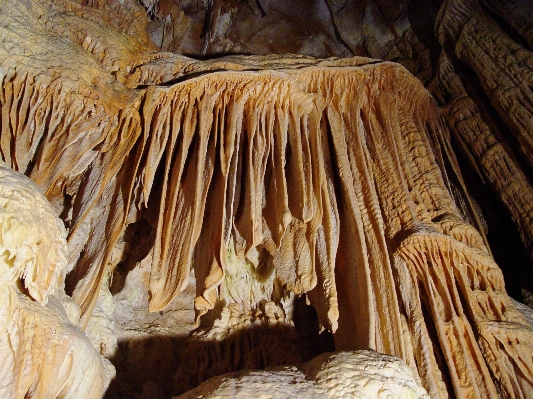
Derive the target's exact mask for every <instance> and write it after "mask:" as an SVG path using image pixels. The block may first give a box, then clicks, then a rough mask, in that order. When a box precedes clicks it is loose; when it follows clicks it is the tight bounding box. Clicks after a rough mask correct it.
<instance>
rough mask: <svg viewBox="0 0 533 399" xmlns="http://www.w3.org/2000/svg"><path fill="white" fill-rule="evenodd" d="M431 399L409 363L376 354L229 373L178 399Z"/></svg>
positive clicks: (326, 356) (327, 356) (334, 356)
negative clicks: (416, 379)
mask: <svg viewBox="0 0 533 399" xmlns="http://www.w3.org/2000/svg"><path fill="white" fill-rule="evenodd" d="M230 397H231V398H251V397H256V398H272V399H282V398H295V397H297V398H303V397H305V398H309V399H312V398H331V399H336V398H356V399H371V398H376V399H377V398H388V399H395V398H397V399H400V398H406V399H407V398H412V399H429V395H428V394H427V392H426V391H425V390H424V388H422V387H421V386H420V385H419V384H417V383H416V381H415V379H414V377H413V375H412V371H411V370H410V369H409V368H408V367H407V365H406V364H405V362H403V361H402V360H401V359H398V358H394V357H393V356H386V355H382V354H379V353H376V352H372V351H356V352H338V353H335V354H332V353H325V354H323V355H321V356H318V357H316V358H315V359H313V360H311V361H310V362H308V363H304V364H301V365H299V366H298V367H295V366H292V367H287V366H285V367H277V368H269V369H266V370H257V371H245V372H239V373H232V374H225V375H221V376H218V377H215V378H211V379H210V380H209V381H206V382H204V383H203V384H201V385H200V386H198V387H197V388H195V389H192V390H190V391H189V392H187V393H184V394H183V395H180V396H178V397H176V398H174V399H195V398H206V399H208V398H230Z"/></svg>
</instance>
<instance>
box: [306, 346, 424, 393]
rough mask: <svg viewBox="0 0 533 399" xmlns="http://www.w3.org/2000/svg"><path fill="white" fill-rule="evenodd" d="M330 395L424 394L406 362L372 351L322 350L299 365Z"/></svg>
mask: <svg viewBox="0 0 533 399" xmlns="http://www.w3.org/2000/svg"><path fill="white" fill-rule="evenodd" d="M302 370H303V372H304V373H305V375H306V377H307V378H309V379H312V380H314V381H315V382H316V383H317V385H318V386H320V387H321V388H322V389H324V390H325V391H326V393H327V395H328V397H329V398H361V399H363V398H369V399H370V398H387V399H393V398H402V399H405V398H413V399H414V398H417V399H418V398H420V399H421V398H427V399H429V395H428V393H427V392H426V390H425V389H424V388H422V387H421V386H420V385H419V384H417V383H416V381H415V378H414V376H413V372H412V371H411V369H409V367H407V364H406V363H405V362H404V361H403V360H401V359H399V358H397V357H394V356H388V355H384V354H382V353H378V352H374V351H356V352H336V353H324V354H322V355H320V356H317V357H315V358H314V359H313V360H311V361H310V362H308V363H307V364H306V365H305V366H304V367H302Z"/></svg>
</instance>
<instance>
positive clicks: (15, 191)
mask: <svg viewBox="0 0 533 399" xmlns="http://www.w3.org/2000/svg"><path fill="white" fill-rule="evenodd" d="M0 204H1V205H0V226H1V251H2V259H1V262H0V281H1V282H0V309H1V310H0V331H1V334H0V353H1V354H2V364H1V366H0V395H1V396H2V397H3V398H23V397H32V398H57V397H62V398H80V399H81V398H100V397H102V395H103V393H104V392H105V389H106V388H107V385H108V384H109V380H110V378H111V377H112V376H111V375H110V371H111V370H112V366H111V365H110V364H109V363H108V361H107V360H105V359H103V358H101V357H100V356H99V355H98V354H97V352H96V351H95V350H94V349H93V346H92V344H91V342H90V341H89V339H88V338H87V337H86V336H85V335H84V334H83V333H82V332H81V330H80V329H79V327H78V326H77V325H76V323H77V322H78V321H79V309H78V311H77V312H76V308H75V307H74V308H73V306H74V305H73V304H71V303H70V304H69V303H68V301H67V303H66V305H67V309H69V314H67V311H66V310H65V308H64V307H63V304H62V303H61V302H62V301H60V300H63V297H65V294H64V292H62V290H63V282H64V278H65V268H66V247H67V244H66V234H65V229H64V227H63V225H62V223H61V221H60V220H59V219H58V218H57V217H56V216H55V215H54V213H53V212H52V209H51V208H50V205H49V204H48V202H47V200H46V199H45V198H44V197H43V195H42V194H41V193H40V192H39V191H38V189H37V187H36V186H35V184H34V183H33V182H32V181H31V180H30V179H28V178H27V177H26V176H23V175H21V174H20V173H18V172H15V171H13V170H11V169H9V168H8V167H7V166H6V165H5V164H4V163H3V162H2V163H1V164H0ZM76 316H77V318H78V320H76ZM106 363H107V364H106ZM108 367H110V369H108Z"/></svg>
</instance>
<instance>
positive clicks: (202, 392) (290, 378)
mask: <svg viewBox="0 0 533 399" xmlns="http://www.w3.org/2000/svg"><path fill="white" fill-rule="evenodd" d="M325 394H326V393H325V392H324V391H323V390H322V389H320V388H319V387H318V386H317V385H316V384H315V383H314V382H313V381H309V380H306V378H305V375H304V374H303V373H302V372H301V371H300V370H299V369H298V368H297V367H295V366H282V367H274V368H270V369H265V370H253V371H250V370H246V371H239V372H236V373H228V374H224V375H221V376H217V377H213V378H210V379H209V380H207V381H205V382H204V383H202V384H200V385H199V386H198V387H197V388H194V389H191V390H190V391H187V392H185V393H184V394H183V395H180V396H177V397H176V398H175V399H195V398H198V399H199V398H203V399H222V398H228V399H229V398H237V399H241V398H242V399H248V398H257V399H285V398H287V399H288V398H309V399H314V398H316V399H319V398H320V399H323V398H324V397H325Z"/></svg>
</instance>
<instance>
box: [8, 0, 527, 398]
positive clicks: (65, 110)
mask: <svg viewBox="0 0 533 399" xmlns="http://www.w3.org/2000/svg"><path fill="white" fill-rule="evenodd" d="M122 3H124V4H122ZM122 3H121V2H120V1H113V0H109V1H105V0H98V1H91V2H85V1H82V0H79V1H74V0H53V1H48V2H38V1H36V0H28V1H24V2H8V1H5V0H4V1H0V7H1V10H2V11H1V13H0V35H1V37H2V41H1V42H0V59H1V60H2V63H1V74H0V76H1V78H2V91H1V92H0V105H1V129H2V131H1V140H0V155H1V157H2V159H3V160H4V161H5V162H6V163H7V164H8V165H9V166H11V167H12V168H13V169H16V170H18V171H20V172H23V173H25V174H27V175H28V176H29V177H31V179H32V180H33V181H34V182H35V183H36V184H37V186H38V187H39V188H40V189H41V190H42V192H44V193H45V195H46V197H47V198H48V200H49V201H50V202H51V204H52V206H53V209H54V212H55V214H56V215H61V217H62V218H63V220H64V222H65V224H66V225H67V227H68V249H67V250H66V251H65V252H66V255H65V256H66V259H67V261H66V265H62V266H61V267H62V269H61V270H63V273H65V272H68V276H67V278H66V282H65V284H66V289H67V292H68V293H69V294H72V298H73V299H74V300H75V301H76V302H77V303H78V304H79V305H80V308H81V313H82V316H81V320H80V326H81V328H82V329H85V327H86V326H89V327H88V332H91V331H93V332H92V333H91V336H93V337H95V338H94V339H95V340H100V341H101V342H104V343H106V344H105V345H104V346H105V348H104V347H100V348H99V350H100V351H101V353H104V354H107V355H108V356H109V355H110V354H108V353H107V348H108V347H109V348H111V349H112V348H114V346H115V345H116V343H115V342H114V341H113V339H114V338H113V336H112V335H113V333H110V335H109V334H108V332H109V331H111V332H112V331H113V328H112V326H113V322H112V320H111V321H109V322H108V320H107V317H108V316H109V315H110V314H111V313H113V310H112V308H113V304H111V303H109V301H108V299H109V298H108V296H109V294H110V291H108V290H107V287H106V282H107V281H109V280H108V278H109V276H110V275H111V274H112V272H113V270H114V269H115V268H118V267H124V264H123V263H127V262H126V261H128V262H129V260H128V257H133V255H132V254H131V253H130V250H131V251H134V250H133V249H132V247H133V245H132V241H131V240H130V241H129V243H127V240H128V237H129V236H128V234H129V232H130V231H131V228H132V227H133V226H137V228H138V227H139V226H144V227H143V228H141V229H139V230H138V233H139V234H138V235H137V236H136V237H143V241H142V245H141V244H140V245H139V246H146V247H148V248H149V249H148V251H145V252H146V253H144V256H143V257H141V259H138V261H141V260H142V259H149V261H144V263H143V266H145V267H147V268H149V273H146V274H142V275H143V276H146V280H145V281H144V284H145V285H146V286H147V287H148V294H147V295H146V296H147V300H148V301H149V310H150V311H153V312H162V311H164V309H165V308H167V307H168V306H169V304H170V303H171V302H172V301H173V300H174V298H175V297H176V296H177V295H178V294H179V293H180V292H182V291H184V290H186V288H187V286H188V283H189V279H190V276H191V274H192V273H194V278H195V282H196V297H195V300H194V308H195V312H196V322H197V323H199V324H200V325H201V323H202V321H203V320H206V319H209V317H211V318H213V319H216V316H214V315H215V314H216V312H219V313H220V318H219V319H218V320H219V321H218V323H214V324H213V326H214V328H213V329H212V330H209V331H207V332H206V334H205V336H214V335H216V334H219V333H220V335H221V336H224V337H226V336H227V334H226V333H227V328H226V327H227V326H247V327H248V326H250V325H253V323H256V322H257V323H260V324H266V325H269V324H273V323H280V324H285V325H287V326H291V317H292V306H293V305H292V301H293V299H294V297H295V296H300V295H304V294H305V295H306V297H307V298H308V299H309V302H310V304H311V305H312V306H313V307H314V308H315V309H316V312H317V315H318V321H319V323H320V325H321V327H322V328H324V329H327V330H329V331H331V332H333V333H334V338H335V346H336V349H338V350H355V349H372V350H376V351H378V352H382V353H385V354H388V355H393V356H397V357H399V358H401V359H403V360H404V361H405V362H406V363H407V365H408V366H409V367H410V369H411V370H412V371H413V372H415V379H416V380H417V381H418V380H419V381H420V382H421V384H422V386H423V387H424V388H425V389H426V390H427V392H428V393H429V395H430V396H431V397H434V398H445V397H453V396H455V397H459V398H471V397H479V398H496V397H499V396H504V397H509V398H513V397H516V398H518V397H528V396H531V395H532V394H533V355H532V353H533V331H532V330H531V327H530V326H529V325H528V323H527V321H526V319H525V317H524V316H523V315H522V313H520V312H519V311H518V310H517V309H516V307H515V305H514V303H513V302H512V301H511V299H510V298H509V297H508V296H507V294H506V291H505V287H504V281H503V276H502V273H501V270H500V269H499V268H498V266H497V265H496V263H495V262H494V260H493V258H492V257H491V256H490V252H489V249H488V247H487V246H486V242H485V240H484V238H483V237H482V236H481V235H480V233H479V232H478V231H476V229H475V228H474V227H472V226H471V225H470V224H468V223H466V222H465V220H464V218H463V215H462V213H461V211H460V210H459V208H458V206H457V205H456V203H455V202H454V198H453V197H452V195H451V190H452V188H451V187H452V185H451V184H450V179H449V176H448V175H447V171H446V168H445V167H444V166H443V164H444V161H443V159H444V158H443V154H442V148H439V147H438V146H437V145H436V141H435V138H437V137H444V136H445V135H446V128H445V127H444V126H443V123H445V121H443V118H442V117H439V114H438V112H437V109H436V107H435V102H434V100H433V98H432V97H431V95H430V94H429V93H428V92H427V91H426V90H425V89H424V87H423V85H422V84H421V82H420V80H418V79H417V78H415V77H414V76H413V75H412V74H410V73H409V72H408V71H407V70H406V69H405V68H403V67H402V66H400V65H398V64H396V63H391V62H382V61H378V60H375V59H370V58H362V57H353V58H343V59H342V58H330V59H325V60H317V59H314V58H311V57H306V56H265V57H258V56H255V57H254V56H250V57H245V56H233V57H224V58H220V59H214V60H210V61H196V60H193V59H190V58H187V57H184V56H178V55H174V54H171V53H162V52H157V51H156V50H155V47H154V45H153V44H152V43H151V42H150V40H149V39H148V36H147V33H146V26H145V20H144V19H143V18H140V16H141V15H143V10H142V9H141V8H140V6H139V5H136V3H134V2H122ZM212 3H213V7H218V8H215V11H216V14H214V15H213V18H215V19H217V18H218V20H217V21H216V24H215V21H213V23H214V24H215V25H217V26H219V23H222V22H223V14H224V13H225V12H226V11H227V10H228V8H227V7H230V5H228V4H226V3H224V2H221V1H214V2H212ZM458 3H459V2H457V1H456V2H454V1H452V0H449V1H447V2H446V4H445V5H444V7H443V8H442V10H441V14H440V17H439V18H440V19H439V24H438V27H437V31H438V34H439V38H440V39H441V41H442V44H443V45H444V46H445V47H446V48H450V47H451V48H454V51H455V53H456V57H457V58H460V59H461V60H463V61H464V62H465V63H468V64H469V65H471V67H472V68H473V69H474V70H475V72H476V73H479V75H480V76H481V77H482V79H481V84H482V85H483V87H484V89H486V91H487V95H489V96H491V98H493V101H494V104H495V106H496V107H497V108H498V110H499V111H501V112H502V118H503V119H505V120H506V121H507V122H508V123H509V125H510V126H511V127H512V128H513V130H514V132H515V134H516V137H517V140H518V142H519V143H520V144H521V146H522V147H521V148H522V149H523V154H524V156H525V157H526V159H530V158H531V157H530V156H531V148H533V147H531V138H530V135H531V131H533V130H532V129H529V130H528V126H529V125H530V124H531V121H532V119H531V115H530V114H529V111H530V109H529V108H530V107H529V105H527V104H529V102H528V101H529V100H528V99H529V97H528V96H530V91H528V90H529V89H528V88H526V87H525V86H524V87H522V86H520V87H521V88H522V89H523V90H521V91H520V90H518V91H517V90H516V86H513V82H514V80H513V79H516V78H515V77H513V76H514V75H513V76H511V75H512V71H516V72H517V74H518V75H517V76H520V77H522V78H523V81H524V82H526V83H527V82H529V80H528V79H530V73H529V71H530V69H528V68H529V65H530V61H531V55H530V53H527V52H526V50H524V49H523V48H519V47H516V46H514V45H513V46H514V47H513V46H511V47H509V48H511V49H512V51H514V53H513V56H516V57H518V58H516V57H515V58H516V59H515V58H508V57H507V56H508V53H507V52H506V51H507V50H502V48H501V47H499V46H498V43H500V42H504V43H507V41H506V40H507V39H506V38H505V37H504V35H503V34H502V33H501V32H500V31H497V30H492V31H490V29H489V31H487V27H486V25H487V24H488V25H487V26H491V25H490V21H489V22H486V20H485V19H483V18H484V17H483V18H482V17H479V18H477V17H471V15H477V14H476V12H477V10H478V9H477V8H476V4H477V3H475V4H474V2H471V1H470V2H468V1H467V2H465V4H466V5H465V7H461V6H459V5H457V4H458ZM154 4H155V3H150V7H152V5H154ZM226 6H227V7H226ZM259 6H260V8H261V9H262V10H263V11H262V12H264V13H268V12H270V11H268V10H270V9H268V7H267V2H259ZM337 6H338V5H336V2H333V1H330V2H328V7H329V8H330V9H332V10H334V9H336V8H335V7H337ZM267 9H268V10H267ZM383 18H386V16H383ZM402 20H403V19H402ZM336 21H337V22H336V23H338V24H340V23H342V21H341V20H340V19H337V20H336ZM77 26H83V27H84V28H83V29H81V30H79V29H77V28H75V27H77ZM489 39H490V40H489ZM209 40H211V39H209V37H208V44H209ZM350 40H351V39H349V38H346V39H345V40H344V41H345V42H346V43H347V44H349V43H350ZM406 42H409V43H411V45H412V48H411V50H412V51H411V52H412V53H414V52H418V53H419V54H421V57H422V54H424V51H423V49H421V48H420V46H421V43H419V42H417V41H416V40H415V38H414V37H411V39H409V37H408V36H407V37H406ZM471 43H476V46H475V47H477V48H479V49H482V50H483V51H484V52H482V51H478V52H475V51H474V50H473V47H472V45H471ZM504 47H505V46H504ZM483 54H485V55H483ZM487 54H488V56H487ZM423 57H426V58H428V57H427V54H426V55H424V56H423ZM487 57H488V58H490V59H495V60H500V61H502V60H503V61H505V60H507V61H509V60H510V61H509V62H511V65H510V68H509V70H507V69H505V68H503V67H501V66H500V69H499V70H496V71H495V70H486V69H485V68H483V66H482V64H483V63H482V62H481V61H480V60H484V59H486V58H487ZM517 59H518V61H517ZM503 61H502V62H503ZM515 61H516V62H515ZM519 61H520V62H519ZM406 64H408V63H407V62H406ZM496 64H497V63H496ZM428 70H429V71H430V69H428V68H425V69H422V70H421V74H420V77H421V79H423V80H427V71H428ZM498 71H501V72H502V73H499V72H498ZM510 71H511V72H510ZM489 75H490V76H489ZM493 75H494V76H493ZM532 76H533V75H532ZM485 77H486V79H485V80H483V79H484V78H485ZM443 82H444V84H445V86H444V89H446V90H448V91H450V90H451V89H450V87H451V86H450V85H449V84H448V83H447V81H443ZM506 88H508V89H509V90H506ZM502 90H503V91H502ZM453 94H454V95H455V92H454V93H453ZM458 95H462V92H461V91H460V90H459V92H458ZM524 104H525V105H524ZM472 112H475V110H472ZM504 114H505V115H504ZM441 116H442V115H441ZM452 116H453V114H452ZM504 116H505V118H504ZM476 126H481V127H483V126H482V125H481V122H479V123H478V125H476ZM458 129H460V127H459V126H458ZM462 133H466V134H468V132H462V131H458V133H457V134H456V135H457V136H460V137H462V139H463V140H466V139H465V137H470V136H466V135H465V134H463V136H461V134H462ZM483 139H484V140H489V138H486V137H483ZM481 142H482V143H483V140H481ZM481 151H483V150H481ZM478 158H480V157H479V156H478ZM483 159H485V158H483ZM487 159H489V158H487ZM487 173H488V172H487ZM510 173H511V172H510ZM489 176H490V174H489ZM509 178H510V177H509ZM517 179H518V180H520V176H518V177H517ZM496 187H499V186H498V185H496ZM524 187H525V186H524ZM501 191H502V192H503V188H501ZM526 195H527V194H526ZM513 201H514V200H513ZM513 201H511V200H509V201H508V202H507V203H508V204H509V205H508V206H509V207H510V208H511V207H512V206H515V205H514V204H515V202H513ZM528 209H529V208H526V209H525V211H524V212H525V215H529V213H528V212H529V211H528ZM524 217H528V216H524ZM521 218H522V216H517V219H516V220H517V221H518V223H519V222H520V221H521V220H522V219H521ZM524 226H526V223H524ZM529 226H530V224H529ZM523 230H524V231H525V233H524V234H523V237H525V238H524V241H525V242H527V231H529V230H527V227H524V229H523ZM143 231H144V235H143ZM139 252H142V251H140V250H139ZM133 263H135V262H133ZM38 265H40V263H39V264H38ZM43 265H44V264H43ZM39 267H41V266H39ZM42 267H43V270H42V273H43V276H44V277H42V278H39V279H37V280H35V279H32V278H31V277H32V276H33V275H32V274H28V275H25V276H24V281H26V280H27V283H26V287H27V289H28V292H29V295H30V296H32V297H33V298H34V299H37V300H39V301H41V302H43V301H45V298H46V295H47V293H48V291H47V290H48V289H49V288H48V285H47V284H50V283H49V282H48V281H52V280H53V278H52V277H50V276H52V275H53V276H55V274H54V273H56V271H55V270H56V269H55V268H57V267H58V266H57V265H50V266H42ZM57 273H59V272H57ZM57 273H56V274H57ZM143 273H144V272H143ZM49 275H50V276H49ZM17 276H18V275H17ZM54 281H55V280H54ZM10 284H11V286H10V287H12V285H13V284H12V283H10ZM34 284H37V286H35V285H34ZM39 284H45V289H44V291H43V290H42V289H41V288H40V287H41V286H40V285H39ZM35 287H37V288H35ZM14 289H15V288H9V290H14ZM9 292H12V291H9ZM102 292H103V293H105V297H104V296H102V297H101V298H100V302H99V300H98V297H99V295H101V293H102ZM17 295H19V294H17ZM20 295H22V291H21V293H20ZM106 298H107V299H106ZM95 309H96V310H97V312H95V314H97V315H98V320H95V319H93V323H92V324H91V323H90V322H89V320H90V318H91V315H92V314H93V311H94V310H95ZM45 314H46V312H45V311H43V315H45ZM43 317H45V316H43ZM221 325H222V327H221ZM217 327H221V328H220V329H219V330H217ZM232 328H233V327H232ZM239 328H240V327H239ZM104 330H105V331H104ZM100 332H105V334H100ZM80 334H81V333H80ZM83 339H84V338H83V335H81V337H80V340H82V341H83ZM28 340H29V338H25V341H24V342H28ZM83 342H86V341H83ZM111 349H110V352H112V350H111ZM217 350H218V349H217ZM88 351H89V349H88ZM89 352H90V351H89ZM58 353H60V352H58ZM90 353H93V352H90ZM258 353H259V352H258ZM93 354H94V353H93ZM36 356H37V355H36ZM91 356H92V355H91ZM95 356H96V357H94V359H95V360H94V362H95V363H98V362H99V361H100V360H99V359H100V358H99V357H98V356H97V355H95ZM207 357H209V356H207ZM234 359H235V364H234V365H233V366H235V367H237V366H238V364H240V363H239V359H237V358H234ZM250 364H255V363H254V360H253V359H252V360H250ZM208 366H209V365H208V364H206V365H205V367H206V368H207V367H208ZM287 370H288V371H289V372H291V371H290V370H293V369H290V368H289V369H287ZM42 373H44V371H43V372H41V374H39V373H37V376H38V377H37V378H42V377H44V376H43V375H42ZM319 374H320V373H319ZM95 375H100V374H99V372H95ZM54 376H56V374H54ZM101 378H104V377H101ZM95 379H96V380H97V377H95ZM8 380H9V381H12V382H13V381H15V382H14V384H15V385H17V382H16V381H17V380H16V379H14V378H12V379H9V378H8ZM101 381H104V380H103V379H102V380H101ZM104 385H105V384H104V382H100V383H97V385H95V386H96V387H98V386H100V387H102V388H101V389H103V387H104ZM17 386H18V385H17ZM53 386H54V388H57V384H54V385H53ZM95 389H96V391H97V392H96V393H95V395H98V392H100V391H98V389H97V388H95ZM325 389H328V388H325ZM100 394H101V392H100ZM31 395H32V393H31V392H30V396H31ZM57 395H60V393H57V394H56V396H57ZM52 396H53V395H52Z"/></svg>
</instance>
